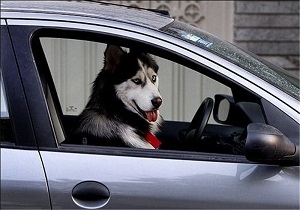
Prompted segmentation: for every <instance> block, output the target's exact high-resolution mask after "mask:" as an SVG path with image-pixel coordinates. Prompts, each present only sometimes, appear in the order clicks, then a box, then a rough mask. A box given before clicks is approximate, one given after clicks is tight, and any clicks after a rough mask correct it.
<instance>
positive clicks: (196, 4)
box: [107, 0, 299, 77]
mask: <svg viewBox="0 0 300 210" xmlns="http://www.w3.org/2000/svg"><path fill="white" fill-rule="evenodd" d="M107 2H110V3H116V4H122V5H130V6H135V7H143V8H153V9H163V10H168V11H169V12H170V14H171V16H172V17H174V18H176V19H177V20H180V21H183V22H187V23H189V24H192V25H195V26H197V27H199V28H201V29H203V30H206V31H208V32H210V33H212V34H215V35H217V36H219V37H221V38H223V39H225V40H228V41H230V42H233V43H235V44H236V45H238V46H240V47H241V48H244V49H247V50H249V51H251V52H253V53H255V54H257V55H259V56H262V57H263V58H265V59H266V60H268V61H270V62H272V63H274V64H277V65H279V66H281V67H283V68H284V69H286V70H288V71H290V72H291V73H293V74H294V75H297V76H298V77H299V1H285V0H282V1H107Z"/></svg>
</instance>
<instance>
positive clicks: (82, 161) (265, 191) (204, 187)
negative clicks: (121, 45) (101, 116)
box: [1, 2, 300, 209]
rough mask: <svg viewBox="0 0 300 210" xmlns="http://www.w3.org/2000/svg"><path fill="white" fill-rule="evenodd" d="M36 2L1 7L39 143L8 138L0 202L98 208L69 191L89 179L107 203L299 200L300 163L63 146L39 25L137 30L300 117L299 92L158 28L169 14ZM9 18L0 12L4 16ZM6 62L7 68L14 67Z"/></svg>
mask: <svg viewBox="0 0 300 210" xmlns="http://www.w3.org/2000/svg"><path fill="white" fill-rule="evenodd" d="M1 4H2V3H1ZM13 4H14V3H13ZM13 4H12V5H13ZM17 4H18V3H17ZM65 4H66V3H63V5H65ZM3 5H4V4H3ZM30 5H32V9H29V10H28V9H27V8H28V7H29V8H30ZM34 5H36V3H34V2H32V3H30V4H28V5H25V4H24V5H23V6H22V5H21V6H20V7H19V9H5V10H4V12H3V13H2V12H1V18H5V21H6V22H7V23H8V25H9V26H8V27H9V31H10V39H11V42H10V43H12V45H13V49H14V52H15V53H14V56H15V57H14V56H12V57H13V58H9V59H10V60H11V61H12V63H13V64H14V65H15V69H14V70H13V71H12V72H15V73H18V74H19V75H18V78H20V81H19V82H18V81H17V82H18V83H20V84H22V86H17V87H19V88H21V89H22V91H24V96H23V102H22V103H20V104H21V105H24V107H26V108H27V109H26V111H24V110H23V112H25V113H27V118H25V120H24V121H23V123H26V125H28V126H30V129H27V128H26V131H27V130H28V133H29V134H27V135H26V137H28V138H29V139H30V141H31V142H37V146H36V145H35V144H31V145H30V144H28V145H26V146H29V147H27V149H24V148H21V149H20V148H18V147H9V146H7V147H8V148H1V208H10V207H14V208H17V207H24V208H54V209H57V208H63V209H67V208H68V209H75V208H92V207H91V206H93V204H94V203H95V200H92V201H89V200H88V199H87V201H86V200H80V199H79V200H78V199H77V197H76V196H75V197H74V195H72V194H74V188H75V187H77V186H78V185H80V184H82V183H84V184H85V183H89V184H96V185H97V186H99V185H101V186H104V188H106V189H107V190H108V191H109V196H108V197H107V195H105V196H103V197H104V198H103V199H104V201H103V202H102V203H101V205H100V204H99V205H98V207H104V208H249V209H253V208H260V209H261V208H266V209H267V208H299V166H291V167H283V166H278V165H268V164H256V163H251V162H249V161H247V160H246V159H245V157H241V156H234V155H222V154H203V153H197V154H196V153H193V152H190V153H189V152H179V151H163V150H162V151H160V150H158V151H149V150H137V149H128V148H126V149H123V150H122V149H118V150H116V149H115V148H105V149H104V148H92V147H87V148H83V147H82V146H80V145H79V146H77V147H75V146H74V147H73V146H59V145H58V143H57V139H56V136H55V132H54V128H53V122H52V120H51V116H50V112H49V107H48V106H47V102H46V99H45V96H44V93H43V87H42V84H41V83H42V82H41V80H42V79H41V78H40V76H39V74H38V69H37V66H36V63H35V61H34V57H33V54H32V48H31V45H30V44H31V43H30V40H31V38H32V35H33V34H34V33H35V31H36V30H38V29H39V28H47V27H48V28H54V29H66V30H77V31H85V32H88V33H97V34H107V35H112V36H114V37H120V38H128V37H131V39H132V40H135V41H138V42H141V43H144V44H148V45H151V46H155V47H158V48H162V49H164V50H166V52H170V53H174V54H177V55H180V56H182V57H184V58H188V59H190V60H191V61H192V62H194V63H197V64H199V65H203V66H205V67H207V68H208V69H210V70H211V71H212V72H214V73H216V74H218V75H220V76H222V77H224V78H226V79H228V80H230V81H233V82H235V83H237V84H239V85H241V86H243V87H247V88H248V89H250V90H251V91H252V92H253V93H255V94H257V95H259V96H260V97H261V98H264V100H266V101H267V102H268V103H270V104H275V105H276V107H277V108H278V109H279V110H281V111H282V113H284V115H288V116H290V118H291V119H292V120H293V121H295V123H297V124H299V123H300V119H299V109H297V107H298V106H299V101H297V100H296V99H293V98H291V97H290V96H289V95H287V94H286V93H284V92H282V91H281V90H279V89H277V88H275V87H273V86H271V85H270V84H268V83H267V82H266V81H264V80H262V79H260V78H258V77H256V76H254V75H253V74H251V73H249V72H247V71H245V70H244V69H242V68H240V67H238V66H236V65H234V64H232V63H230V62H229V61H227V60H225V59H222V58H220V57H218V56H216V55H214V54H212V53H211V52H208V51H206V50H204V49H201V48H198V47H195V46H194V45H192V44H189V43H186V42H185V41H183V40H179V39H176V38H174V37H172V36H169V35H167V34H164V33H161V32H160V31H159V28H160V27H163V26H165V25H166V24H168V23H170V22H172V21H174V20H173V19H172V18H167V17H163V16H162V17H160V16H161V15H157V16H158V17H156V18H157V19H156V20H155V21H158V22H160V21H162V22H160V24H159V25H156V23H155V21H154V22H151V23H149V24H148V23H147V21H144V22H139V23H138V22H135V23H134V24H131V20H132V19H135V18H136V17H135V16H132V17H130V13H128V14H127V13H126V15H127V16H126V18H127V19H126V20H124V21H123V20H122V19H120V18H119V19H118V18H117V21H113V20H112V19H113V18H114V14H113V13H110V14H109V15H110V16H109V17H107V16H105V15H102V14H99V15H97V14H96V13H97V10H95V11H94V12H92V13H93V14H92V13H91V14H89V12H90V11H93V8H92V7H89V8H90V9H91V10H88V11H85V10H82V11H81V9H80V8H77V7H74V8H73V12H72V9H71V10H70V11H68V10H66V9H64V8H63V7H61V8H60V6H59V5H60V3H58V4H57V5H55V6H54V7H53V8H55V9H52V10H50V11H48V10H47V9H46V8H44V7H43V5H48V6H49V4H48V3H45V4H43V3H41V5H40V6H37V7H35V6H34ZM67 5H73V4H69V3H67ZM50 7H51V6H50ZM75 10H76V11H75ZM146 13H147V14H146V16H147V15H148V12H146ZM151 14H152V13H151ZM116 15H117V14H116ZM119 15H120V14H119ZM149 15H150V14H149ZM150 16H151V15H150ZM143 17H144V16H143ZM5 21H4V19H1V25H5V24H6V23H5ZM112 26H113V27H112ZM6 36H8V34H6ZM10 47H11V48H12V46H10ZM11 52H12V49H11ZM1 65H2V64H1ZM1 67H2V66H1ZM7 69H9V68H8V67H7V66H6V67H5V70H4V71H3V76H5V75H8V74H7V72H8V70H7ZM1 71H2V69H1ZM10 75H12V74H10ZM14 77H15V76H13V78H14ZM4 79H5V82H6V85H7V87H12V86H13V85H14V82H15V81H13V80H12V79H10V80H9V79H8V77H4ZM18 83H17V84H18ZM20 84H19V85H20ZM14 95H16V94H13V93H8V94H7V96H8V99H9V100H12V101H13V99H14ZM21 96H22V94H21ZM21 98H22V97H21ZM25 99H26V100H25ZM12 103H13V102H10V103H9V106H11V104H12ZM265 107H266V106H265ZM274 107H275V106H274ZM11 111H13V110H11ZM270 113H271V114H272V113H273V112H270ZM19 129H20V128H19ZM30 135H32V136H30ZM298 142H299V139H298ZM1 146H2V145H1ZM27 165H28V167H27ZM16 171H21V172H23V173H16ZM20 186H23V187H20ZM93 189H94V188H93ZM102 189H103V188H102ZM24 190H25V191H24ZM28 192H29V193H28ZM31 192H33V194H32V193H31ZM12 195H13V196H12ZM105 199H106V200H105ZM106 201H107V202H106ZM96 203H97V202H96ZM95 205H97V204H95Z"/></svg>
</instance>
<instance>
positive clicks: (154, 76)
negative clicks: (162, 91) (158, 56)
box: [151, 75, 156, 83]
mask: <svg viewBox="0 0 300 210" xmlns="http://www.w3.org/2000/svg"><path fill="white" fill-rule="evenodd" d="M151 79H152V82H153V83H155V82H156V75H153V76H152V77H151Z"/></svg>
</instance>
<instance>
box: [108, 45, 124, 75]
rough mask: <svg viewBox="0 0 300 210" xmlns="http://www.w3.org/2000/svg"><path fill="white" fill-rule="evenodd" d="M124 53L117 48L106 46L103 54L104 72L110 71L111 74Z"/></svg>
mask: <svg viewBox="0 0 300 210" xmlns="http://www.w3.org/2000/svg"><path fill="white" fill-rule="evenodd" d="M125 53H126V52H125V51H124V50H123V49H122V48H121V47H119V46H116V45H107V47H106V50H105V52H104V68H103V69H104V70H107V71H110V72H111V73H113V72H114V71H115V70H116V69H117V66H118V65H119V63H120V60H121V57H122V56H123V55H124V54H125Z"/></svg>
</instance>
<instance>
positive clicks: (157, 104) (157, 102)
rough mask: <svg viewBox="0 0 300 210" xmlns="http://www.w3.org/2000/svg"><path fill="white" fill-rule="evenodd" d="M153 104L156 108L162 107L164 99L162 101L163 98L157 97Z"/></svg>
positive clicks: (152, 101)
mask: <svg viewBox="0 0 300 210" xmlns="http://www.w3.org/2000/svg"><path fill="white" fill-rule="evenodd" d="M151 103H152V105H153V106H154V107H155V108H158V107H160V105H161V103H162V99H161V97H155V98H153V99H152V100H151Z"/></svg>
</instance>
